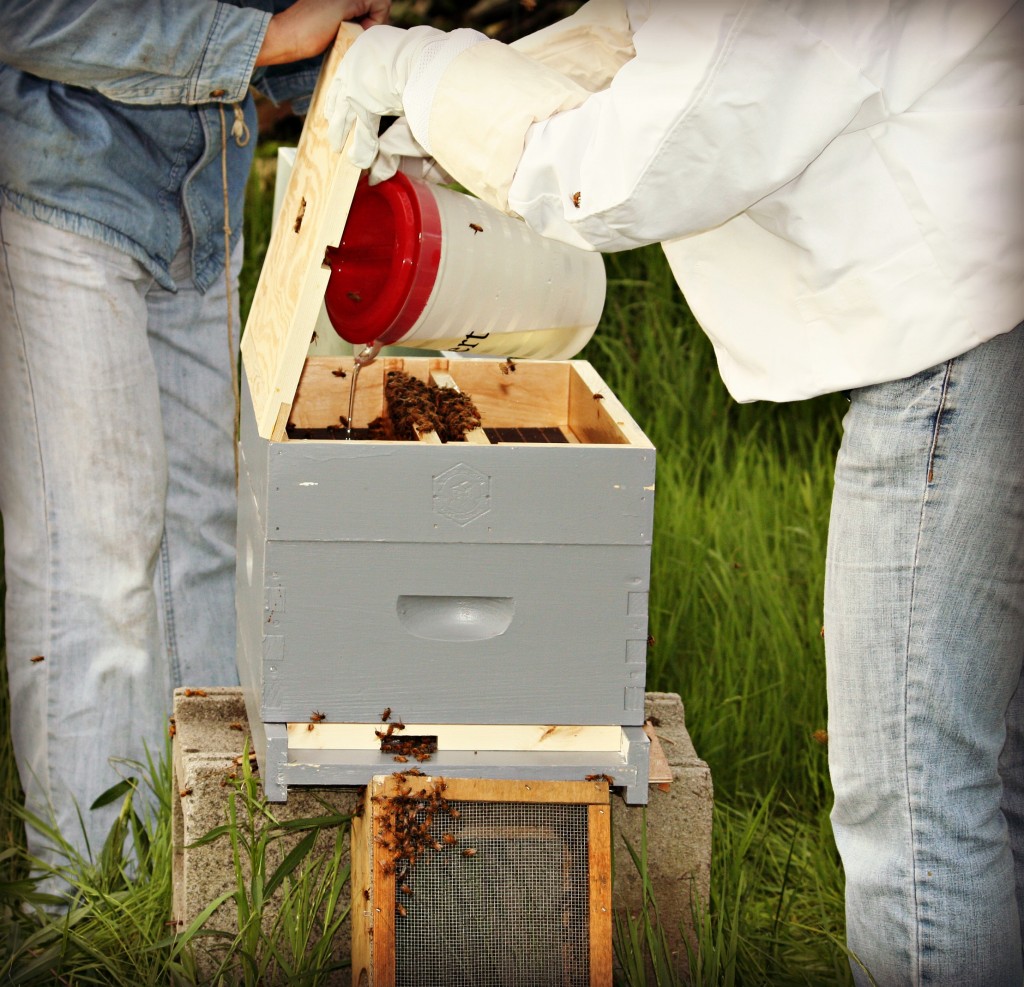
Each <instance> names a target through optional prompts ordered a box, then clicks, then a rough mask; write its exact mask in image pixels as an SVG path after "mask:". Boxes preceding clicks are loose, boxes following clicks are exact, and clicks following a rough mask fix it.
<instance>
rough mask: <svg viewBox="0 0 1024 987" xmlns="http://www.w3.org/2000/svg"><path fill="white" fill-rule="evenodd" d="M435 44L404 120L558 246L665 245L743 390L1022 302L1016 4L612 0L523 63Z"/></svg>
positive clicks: (790, 389) (411, 72)
mask: <svg viewBox="0 0 1024 987" xmlns="http://www.w3.org/2000/svg"><path fill="white" fill-rule="evenodd" d="M374 30H375V31H376V30H379V29H374ZM416 32H423V34H422V38H421V41H420V43H419V48H418V50H417V51H416V52H415V56H414V57H412V58H411V59H410V60H409V62H410V64H409V65H408V77H407V79H406V80H405V84H404V93H403V97H404V106H403V107H401V108H399V107H394V108H393V111H401V112H404V113H405V115H406V116H407V119H408V123H409V126H410V127H411V129H412V132H413V134H414V135H415V136H416V138H417V139H418V140H419V142H420V143H421V144H422V145H423V147H424V148H425V149H426V151H427V152H428V153H429V154H430V155H432V156H433V157H435V158H436V159H437V161H438V162H439V163H440V164H441V165H442V166H443V167H444V168H445V169H446V170H448V171H449V172H451V173H452V174H454V175H456V176H457V177H458V179H459V180H460V181H461V182H462V183H463V184H464V185H465V186H466V187H467V188H469V189H470V190H471V191H473V192H474V193H476V194H477V195H479V196H481V197H482V198H484V199H486V200H487V201H489V202H491V203H492V204H494V205H496V206H498V207H499V208H501V209H505V210H508V211H511V212H513V213H517V214H519V215H520V216H522V217H523V218H524V219H525V220H526V222H527V223H528V224H529V225H530V226H531V227H533V228H534V229H536V230H538V231H539V232H541V233H544V234H545V235H548V236H551V237H554V238H557V239H559V240H565V241H567V242H570V243H575V244H580V245H585V246H588V247H592V248H594V249H597V250H601V251H616V250H624V249H629V248H631V247H636V246H639V245H641V244H646V243H652V242H662V243H663V245H664V249H665V253H666V255H667V257H668V259H669V262H670V264H671V266H672V270H673V273H674V274H675V277H676V279H677V281H678V283H679V285H680V287H681V288H682V290H683V293H684V294H685V296H686V299H687V302H688V303H689V305H690V307H691V309H692V310H693V312H694V315H695V316H696V318H697V320H698V321H699V322H700V324H701V326H702V327H703V328H704V330H705V331H706V332H707V334H708V335H709V336H710V337H711V339H712V341H713V342H714V345H715V350H716V353H717V356H718V360H719V366H720V369H721V373H722V376H723V378H724V380H725V382H726V384H727V386H728V387H729V390H730V392H731V393H732V394H733V396H734V397H735V398H737V399H738V400H740V401H750V400H755V399H759V398H767V399H771V400H779V401H782V400H791V399H797V398H805V397H809V396H812V395H816V394H821V393H825V392H829V391H835V390H842V389H848V388H851V387H855V386H858V385H862V384H868V383H874V382H877V381H882V380H891V379H895V378H899V377H904V376H906V375H908V374H911V373H914V372H916V371H918V370H920V369H922V368H924V367H927V366H931V365H932V364H935V363H937V362H939V361H941V360H943V359H946V358H948V357H951V356H955V355H957V354H959V353H962V352H964V351H965V350H967V349H970V348H971V347H973V346H975V345H977V344H978V343H980V342H982V341H984V340H986V339H988V338H990V337H991V336H993V335H995V334H998V333H1002V332H1006V331H1008V330H1010V329H1012V328H1013V327H1014V326H1015V325H1016V323H1017V322H1018V321H1019V319H1020V318H1021V315H1022V313H1024V276H1022V271H1024V222H1022V221H1021V220H1022V210H1021V202H1022V189H1024V181H1022V177H1021V176H1022V174H1024V116H1022V113H1021V106H1020V101H1021V91H1022V88H1024V85H1022V79H1021V76H1022V66H1021V51H1022V45H1024V8H1022V7H1021V5H1020V4H1019V3H1018V4H1012V3H1009V2H1006V0H995V2H992V0H960V2H935V0H925V2H917V3H913V2H903V3H899V2H894V3H888V2H884V0H858V2H857V3H850V4H846V3H838V2H837V3H825V2H822V0H803V2H788V3H782V2H760V3H758V2H741V0H711V2H697V3H686V2H682V0H680V2H675V0H663V2H657V0H646V2H645V0H593V2H591V3H589V4H587V5H585V6H584V7H583V8H582V9H581V11H580V12H579V13H578V14H576V15H574V16H572V17H570V18H568V19H566V20H565V21H562V22H560V23H558V24H556V25H553V26H552V27H550V28H547V29H545V30H543V31H540V32H538V33H537V34H535V35H532V36H531V37H529V38H526V39H524V40H523V41H521V42H518V43H517V44H516V45H515V46H514V47H515V49H516V50H515V51H512V50H510V49H509V47H507V46H505V45H502V44H500V43H499V42H496V41H490V40H487V39H485V38H484V37H483V35H479V34H477V33H476V32H468V31H459V32H454V33H453V34H451V35H439V34H435V33H433V32H431V31H430V29H414V31H413V32H411V33H416ZM367 40H369V39H367ZM538 61H540V62H542V63H544V66H545V68H544V69H543V70H539V69H538V65H537V62H538ZM979 64H985V65H987V66H988V68H987V69H986V71H985V72H984V73H978V72H977V71H976V69H977V66H978V65H979ZM351 70H352V71H353V73H355V72H357V71H359V69H358V68H357V67H356V66H355V65H353V66H352V67H351ZM524 145H525V147H524ZM953 149H955V151H956V153H955V154H952V153H950V152H951V150H953ZM576 193H579V194H578V195H577V194H576ZM575 203H578V207H577V206H576V204H575Z"/></svg>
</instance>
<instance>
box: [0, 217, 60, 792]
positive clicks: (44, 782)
mask: <svg viewBox="0 0 1024 987" xmlns="http://www.w3.org/2000/svg"><path fill="white" fill-rule="evenodd" d="M0 248H2V249H3V252H4V265H3V269H4V274H5V276H6V278H7V283H8V287H9V288H10V292H11V310H12V314H13V316H14V320H15V324H16V326H17V332H18V335H19V336H20V337H21V348H22V353H23V354H25V353H26V349H27V347H26V345H25V332H24V329H23V328H22V324H21V319H20V318H19V316H18V302H17V297H16V296H17V292H16V289H15V286H14V281H13V279H12V278H11V274H10V262H9V261H8V259H7V241H6V240H5V239H4V236H3V209H2V208H0ZM24 360H25V378H26V381H27V384H28V393H29V400H30V401H31V402H32V406H33V408H34V407H35V404H36V400H35V388H34V387H33V384H32V373H31V369H30V367H31V365H30V363H29V360H28V356H27V354H26V355H25V356H24ZM33 420H34V421H35V422H36V423H38V421H39V417H38V415H37V414H35V413H33ZM36 459H37V461H38V463H39V480H40V483H41V485H42V503H43V505H44V508H43V518H44V523H45V524H46V553H47V567H46V568H47V573H48V574H49V575H48V577H47V580H46V597H47V605H46V610H45V612H46V615H47V617H46V630H45V633H44V634H43V635H42V637H43V638H44V639H45V641H46V651H49V650H50V647H49V642H50V639H51V637H52V634H53V623H52V619H51V618H52V616H53V593H52V578H51V577H52V572H53V531H52V528H51V526H50V509H49V505H48V503H47V501H48V497H47V495H46V474H45V473H44V471H43V454H42V450H41V449H40V448H39V428H38V424H37V427H36ZM39 643H40V644H43V641H40V642H39ZM40 653H42V652H40ZM45 657H49V656H48V655H45ZM48 668H49V665H48V666H47V668H44V669H43V675H44V678H43V688H44V689H45V691H46V699H45V708H46V711H47V720H48V721H49V722H53V719H52V716H51V714H52V713H53V710H51V709H50V696H51V694H52V693H51V689H50V676H49V670H48ZM58 714H59V711H58ZM43 736H44V737H45V741H44V742H45V744H46V754H45V756H44V757H43V758H42V763H43V765H45V769H46V778H45V779H42V778H38V777H37V778H36V779H35V780H36V783H37V784H39V785H40V786H41V787H42V788H43V790H44V791H45V792H46V798H47V801H48V802H49V803H50V804H49V806H48V809H49V810H50V811H51V812H52V811H53V802H52V798H53V790H52V787H51V783H50V778H51V776H52V772H51V764H50V756H51V751H52V750H53V746H52V744H51V743H50V734H49V730H48V729H47V730H45V731H44V733H43Z"/></svg>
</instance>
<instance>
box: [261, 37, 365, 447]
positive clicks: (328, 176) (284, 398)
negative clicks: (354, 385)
mask: <svg viewBox="0 0 1024 987" xmlns="http://www.w3.org/2000/svg"><path fill="white" fill-rule="evenodd" d="M361 33H362V32H361V29H360V28H359V27H358V26H357V25H353V24H346V25H343V26H342V30H341V32H340V33H339V34H338V38H337V41H336V42H335V44H334V47H333V48H332V49H331V51H330V53H329V54H328V56H327V57H326V59H325V60H324V65H323V68H322V69H321V72H320V79H319V81H318V82H317V86H316V89H315V91H314V93H313V99H312V102H311V104H310V107H309V112H308V113H307V115H306V120H305V124H304V126H303V129H302V136H301V137H300V139H299V146H298V149H297V151H296V155H295V165H294V167H293V169H292V173H291V178H290V180H289V182H288V186H287V189H286V191H285V194H284V199H283V201H282V203H281V210H280V214H279V216H278V221H277V222H276V223H275V224H274V229H273V232H272V233H271V236H270V244H269V246H268V248H267V255H266V259H265V260H264V262H263V268H262V270H261V272H260V278H259V282H258V284H257V286H256V293H255V295H254V296H253V302H252V307H251V308H250V311H249V316H248V319H247V320H246V323H245V332H244V334H243V336H242V365H243V367H244V371H245V374H246V378H247V379H248V383H249V391H250V393H251V395H252V402H253V407H254V409H255V412H256V425H257V428H258V430H259V434H260V435H261V436H263V438H265V439H275V440H277V439H281V438H282V437H283V436H284V429H285V425H286V424H287V422H288V414H289V411H290V409H291V406H292V402H293V400H294V397H295V391H296V388H297V387H298V384H299V377H300V375H301V374H302V367H303V364H304V363H305V360H306V354H307V352H308V351H309V344H310V340H311V338H312V333H313V329H314V326H315V325H316V320H317V315H318V314H319V312H320V306H321V303H322V302H323V297H324V292H325V291H326V290H327V281H328V279H329V277H330V270H329V269H328V268H326V267H325V266H324V264H323V258H324V251H325V249H326V248H327V247H328V246H330V245H333V246H337V245H338V242H339V241H340V239H341V233H342V230H343V229H344V228H345V221H346V219H347V218H348V212H349V209H350V207H351V205H352V198H353V195H354V194H355V188H356V182H357V181H358V179H359V175H360V171H359V169H358V168H356V167H355V165H353V164H352V163H351V162H350V161H349V159H348V153H347V146H346V150H345V151H343V152H342V153H341V154H338V153H337V152H335V151H333V150H332V149H331V147H330V145H329V143H328V140H327V121H326V119H325V118H324V113H323V107H324V103H325V102H326V99H327V90H328V88H329V86H330V82H331V80H332V79H333V78H334V75H335V72H336V70H337V67H338V65H339V63H340V62H341V59H342V57H343V56H344V54H345V52H346V51H347V50H348V48H349V47H350V46H351V44H352V43H353V41H355V39H356V38H357V37H358V36H359V34H361Z"/></svg>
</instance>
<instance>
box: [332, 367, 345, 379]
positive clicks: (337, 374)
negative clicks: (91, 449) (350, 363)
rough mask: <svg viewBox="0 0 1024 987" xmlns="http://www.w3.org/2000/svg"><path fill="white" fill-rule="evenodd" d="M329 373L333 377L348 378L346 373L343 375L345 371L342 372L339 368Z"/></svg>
mask: <svg viewBox="0 0 1024 987" xmlns="http://www.w3.org/2000/svg"><path fill="white" fill-rule="evenodd" d="M331 373H332V374H333V375H334V376H335V377H347V376H348V374H347V373H345V371H344V370H342V369H341V368H339V369H337V370H332V371H331Z"/></svg>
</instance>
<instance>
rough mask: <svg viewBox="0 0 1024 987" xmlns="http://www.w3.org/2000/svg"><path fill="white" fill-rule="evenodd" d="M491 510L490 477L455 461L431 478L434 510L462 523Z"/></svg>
mask: <svg viewBox="0 0 1024 987" xmlns="http://www.w3.org/2000/svg"><path fill="white" fill-rule="evenodd" d="M490 509H491V478H490V477H489V476H488V475H487V474H486V473H481V472H480V470H478V469H474V468H473V467H472V466H467V465H466V464H465V463H458V464H457V465H455V466H453V467H452V468H451V469H447V470H445V471H444V472H443V473H439V474H438V475H437V476H435V477H434V513H435V514H441V515H443V516H444V517H446V518H450V519H451V520H452V521H454V522H455V523H456V524H461V525H463V526H465V525H467V524H469V523H470V522H471V521H475V520H476V519H477V518H478V517H480V516H481V515H483V514H486V513H487V512H488V511H489V510H490Z"/></svg>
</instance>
